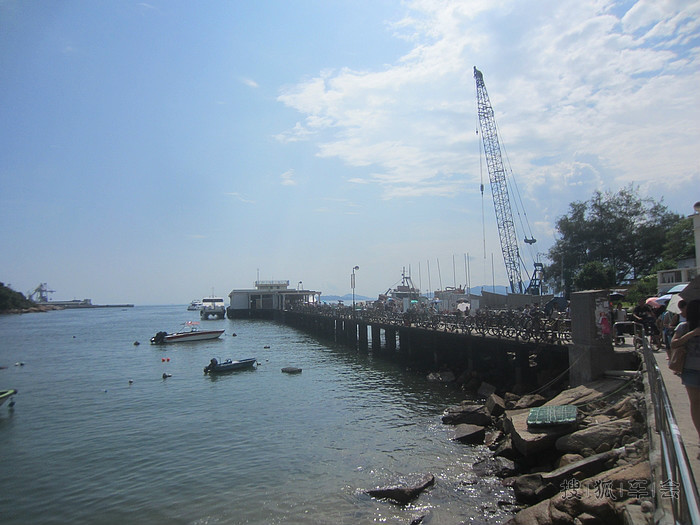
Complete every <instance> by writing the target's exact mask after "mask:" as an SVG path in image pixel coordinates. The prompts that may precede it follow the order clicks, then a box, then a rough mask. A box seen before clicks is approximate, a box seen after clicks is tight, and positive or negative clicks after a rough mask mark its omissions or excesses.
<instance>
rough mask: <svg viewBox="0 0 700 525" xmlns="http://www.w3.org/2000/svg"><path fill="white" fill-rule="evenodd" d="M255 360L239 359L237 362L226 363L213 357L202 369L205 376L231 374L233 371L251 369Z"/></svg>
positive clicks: (228, 361) (228, 360) (229, 361)
mask: <svg viewBox="0 0 700 525" xmlns="http://www.w3.org/2000/svg"><path fill="white" fill-rule="evenodd" d="M255 363H256V359H255V358H254V357H251V358H249V359H239V360H237V361H232V360H231V359H227V360H226V361H222V362H221V363H219V361H218V360H217V359H216V358H215V357H214V358H212V360H211V361H209V364H208V365H207V366H205V367H204V373H205V374H221V373H223V372H233V371H234V370H245V369H247V368H253V367H254V366H255Z"/></svg>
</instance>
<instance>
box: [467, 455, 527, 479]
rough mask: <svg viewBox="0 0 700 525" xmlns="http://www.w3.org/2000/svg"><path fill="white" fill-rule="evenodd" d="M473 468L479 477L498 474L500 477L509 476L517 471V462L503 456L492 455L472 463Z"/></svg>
mask: <svg viewBox="0 0 700 525" xmlns="http://www.w3.org/2000/svg"><path fill="white" fill-rule="evenodd" d="M472 470H473V471H474V473H475V474H476V475H477V476H479V477H484V476H497V477H499V478H507V477H510V476H513V475H514V474H516V472H517V469H516V468H515V463H514V462H513V461H511V460H510V459H506V458H502V457H492V458H486V459H483V460H481V461H477V462H476V463H474V465H472Z"/></svg>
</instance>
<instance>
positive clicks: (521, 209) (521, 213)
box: [494, 118, 537, 279]
mask: <svg viewBox="0 0 700 525" xmlns="http://www.w3.org/2000/svg"><path fill="white" fill-rule="evenodd" d="M494 123H495V125H496V132H497V133H498V136H499V137H501V147H502V148H503V153H504V156H505V160H506V164H507V165H508V172H509V174H510V177H506V183H507V184H508V187H509V190H508V191H509V192H510V194H511V195H513V197H514V199H513V201H514V202H515V213H516V214H517V216H518V221H519V222H520V228H521V231H522V232H523V235H524V236H525V240H527V238H528V234H529V235H530V239H532V240H534V239H535V237H534V235H533V234H532V228H531V227H530V221H529V220H528V218H527V212H526V211H525V206H524V204H523V199H522V196H521V195H520V189H519V188H518V183H517V181H516V179H515V174H514V173H513V168H512V166H511V164H510V157H508V150H507V149H506V145H505V141H504V140H503V134H502V133H501V130H500V128H499V127H498V122H496V119H495V118H494ZM513 188H514V189H513ZM523 217H524V218H525V222H524V223H523ZM526 225H527V227H526ZM525 244H526V245H527V247H528V252H529V255H530V258H531V259H532V260H533V262H534V261H536V260H537V259H536V257H534V256H533V252H532V244H531V243H528V242H525ZM518 251H520V250H518ZM518 258H519V260H520V264H521V266H522V268H523V269H524V270H525V274H526V275H527V276H528V279H531V278H532V276H531V275H530V273H529V271H528V269H527V266H526V265H525V261H524V260H523V258H522V255H521V254H520V253H518Z"/></svg>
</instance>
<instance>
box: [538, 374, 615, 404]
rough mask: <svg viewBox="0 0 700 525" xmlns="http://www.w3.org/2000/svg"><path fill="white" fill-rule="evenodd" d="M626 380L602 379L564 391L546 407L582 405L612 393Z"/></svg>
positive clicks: (548, 402)
mask: <svg viewBox="0 0 700 525" xmlns="http://www.w3.org/2000/svg"><path fill="white" fill-rule="evenodd" d="M624 382H625V381H624V379H601V380H599V381H593V382H591V383H587V384H585V385H580V386H577V387H575V388H570V389H568V390H564V391H563V392H562V393H561V394H559V395H558V396H556V397H555V398H554V399H550V400H549V401H547V402H546V403H545V405H549V406H556V405H582V404H585V403H590V402H591V401H594V400H596V399H600V398H602V397H603V396H605V395H607V394H610V393H612V392H613V391H615V390H617V389H618V388H620V387H621V386H622V385H623V384H624Z"/></svg>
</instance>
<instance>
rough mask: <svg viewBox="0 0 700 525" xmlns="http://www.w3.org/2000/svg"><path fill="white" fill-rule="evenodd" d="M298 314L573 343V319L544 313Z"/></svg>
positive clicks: (328, 309)
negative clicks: (555, 317)
mask: <svg viewBox="0 0 700 525" xmlns="http://www.w3.org/2000/svg"><path fill="white" fill-rule="evenodd" d="M292 310H293V311H296V312H301V313H309V314H315V315H322V316H326V317H333V318H335V319H353V320H355V321H358V322H364V323H368V324H380V325H389V326H396V327H413V328H423V329H426V330H434V331H439V332H451V333H459V334H468V335H469V334H472V335H481V336H491V337H499V338H506V339H514V340H517V341H522V342H535V343H549V344H560V345H565V344H568V343H570V342H571V320H570V319H563V318H562V319H552V318H549V317H547V316H545V315H544V314H543V313H542V312H535V313H528V312H521V311H516V310H480V311H479V312H476V313H474V314H463V315H459V314H439V313H434V312H430V311H427V310H426V311H408V312H405V313H401V312H394V311H386V310H382V309H363V310H356V311H355V312H353V310H352V309H351V308H347V307H336V306H330V305H322V306H306V305H301V306H296V307H294V308H293V309H292Z"/></svg>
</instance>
